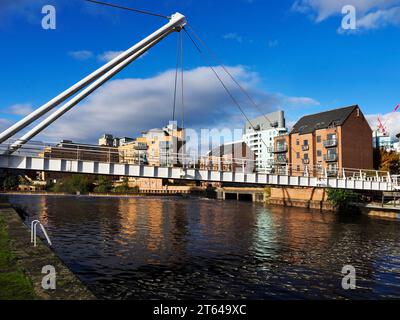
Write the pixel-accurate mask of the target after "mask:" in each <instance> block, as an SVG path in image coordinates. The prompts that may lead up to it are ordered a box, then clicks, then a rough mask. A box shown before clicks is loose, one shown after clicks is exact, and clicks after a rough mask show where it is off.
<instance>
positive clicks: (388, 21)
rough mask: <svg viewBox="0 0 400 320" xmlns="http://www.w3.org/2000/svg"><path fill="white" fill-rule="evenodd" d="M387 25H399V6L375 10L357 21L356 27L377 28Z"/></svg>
mask: <svg viewBox="0 0 400 320" xmlns="http://www.w3.org/2000/svg"><path fill="white" fill-rule="evenodd" d="M387 25H400V7H395V8H391V9H387V10H377V11H375V12H371V13H368V14H367V15H365V16H364V17H362V18H361V19H359V20H358V21H357V27H358V28H361V29H378V28H382V27H385V26H387Z"/></svg>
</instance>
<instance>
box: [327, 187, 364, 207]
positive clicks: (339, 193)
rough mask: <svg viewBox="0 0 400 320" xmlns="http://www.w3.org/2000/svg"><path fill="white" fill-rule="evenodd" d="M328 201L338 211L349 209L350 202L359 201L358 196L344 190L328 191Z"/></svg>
mask: <svg viewBox="0 0 400 320" xmlns="http://www.w3.org/2000/svg"><path fill="white" fill-rule="evenodd" d="M327 193H328V201H329V203H331V204H332V205H334V206H335V207H336V208H338V209H339V211H343V210H346V209H349V208H350V207H351V203H352V202H357V201H358V200H359V195H358V194H357V193H355V192H354V191H352V190H346V189H328V191H327Z"/></svg>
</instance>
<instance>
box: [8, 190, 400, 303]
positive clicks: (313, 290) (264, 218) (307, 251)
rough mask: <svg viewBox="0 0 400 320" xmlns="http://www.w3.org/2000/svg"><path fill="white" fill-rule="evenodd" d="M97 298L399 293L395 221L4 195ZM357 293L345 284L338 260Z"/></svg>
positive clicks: (157, 201) (145, 200)
mask: <svg viewBox="0 0 400 320" xmlns="http://www.w3.org/2000/svg"><path fill="white" fill-rule="evenodd" d="M7 198H8V201H10V203H11V204H12V205H13V206H14V207H17V208H19V209H21V210H23V211H24V212H25V213H26V216H25V217H24V219H25V222H26V223H27V224H28V223H29V222H30V221H31V220H32V219H35V218H39V219H40V221H41V222H42V223H43V224H44V225H45V226H46V228H47V230H48V233H49V236H50V238H51V240H52V242H53V249H54V251H55V252H56V253H57V254H58V255H59V257H60V258H61V259H62V260H63V261H64V262H65V264H66V265H67V266H68V267H69V268H70V269H71V270H72V271H73V272H74V273H75V274H76V275H77V276H78V277H79V278H80V279H81V280H82V281H83V282H84V283H85V284H86V285H87V286H88V287H89V288H90V289H91V290H92V291H93V292H94V294H95V295H96V296H97V297H99V298H101V299H332V298H333V299H379V298H400V222H398V221H391V220H382V219H377V218H370V217H368V216H363V215H350V214H348V215H346V214H333V213H320V212H319V211H311V210H306V209H299V208H282V207H268V206H263V205H260V204H253V203H248V202H236V201H216V200H207V199H199V198H188V199H184V198H167V197H137V198H97V197H96V198H93V197H84V196H80V197H72V196H71V197H62V196H24V195H9V196H7ZM345 265H352V266H354V267H355V268H356V272H357V273H356V276H357V289H355V290H349V291H346V290H344V289H342V286H341V282H342V278H343V275H342V273H341V271H342V268H343V266H345Z"/></svg>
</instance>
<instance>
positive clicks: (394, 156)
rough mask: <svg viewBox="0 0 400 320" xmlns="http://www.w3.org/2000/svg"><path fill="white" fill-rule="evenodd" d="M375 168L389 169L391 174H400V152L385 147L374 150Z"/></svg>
mask: <svg viewBox="0 0 400 320" xmlns="http://www.w3.org/2000/svg"><path fill="white" fill-rule="evenodd" d="M374 165H375V169H377V170H382V171H389V172H390V173H391V174H400V154H398V153H397V152H395V151H390V152H388V151H386V150H385V149H375V150H374Z"/></svg>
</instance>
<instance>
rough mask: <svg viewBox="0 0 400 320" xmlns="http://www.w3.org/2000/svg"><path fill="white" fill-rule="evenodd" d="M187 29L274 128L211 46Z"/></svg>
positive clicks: (188, 26) (190, 28)
mask: <svg viewBox="0 0 400 320" xmlns="http://www.w3.org/2000/svg"><path fill="white" fill-rule="evenodd" d="M187 28H188V29H189V30H190V32H191V33H192V34H193V35H194V37H195V38H196V39H197V40H198V41H199V43H201V44H202V45H203V47H205V48H206V49H207V51H208V52H209V53H210V55H211V56H212V57H213V59H214V61H215V62H216V63H217V64H218V65H220V66H221V68H222V69H223V70H224V71H225V73H226V74H227V75H228V76H229V77H230V78H231V79H232V81H233V82H234V83H235V84H236V85H237V86H238V87H239V89H240V91H242V93H243V94H244V95H245V96H246V97H247V99H248V100H249V101H250V102H251V104H252V105H253V106H254V107H255V108H256V109H257V111H258V112H259V113H260V114H261V116H262V117H264V118H265V120H267V122H268V123H269V124H270V125H271V127H272V121H271V120H270V119H269V118H268V117H267V116H266V115H265V113H264V112H263V111H262V110H261V108H260V106H259V105H258V104H257V103H256V102H255V100H254V99H253V98H252V96H251V95H250V94H249V92H248V91H247V90H246V89H245V88H244V87H243V85H242V84H241V83H240V82H239V81H238V80H237V79H236V78H235V77H234V76H233V75H232V73H231V72H230V71H229V70H228V68H227V67H226V66H225V65H224V64H223V63H222V62H221V60H220V59H219V58H218V57H217V55H216V54H215V52H214V51H213V50H212V49H211V47H210V46H208V45H207V44H206V42H205V41H204V40H203V39H202V38H201V37H200V36H199V35H198V34H197V33H196V32H195V31H194V30H193V27H192V26H190V25H187Z"/></svg>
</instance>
